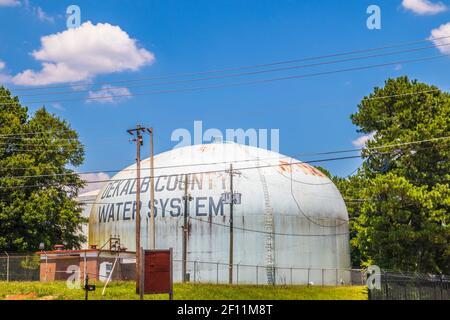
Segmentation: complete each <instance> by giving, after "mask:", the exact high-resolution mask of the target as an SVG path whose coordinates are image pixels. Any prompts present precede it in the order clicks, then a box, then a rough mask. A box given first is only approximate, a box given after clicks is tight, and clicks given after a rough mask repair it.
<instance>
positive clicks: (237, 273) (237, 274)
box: [236, 263, 239, 284]
mask: <svg viewBox="0 0 450 320" xmlns="http://www.w3.org/2000/svg"><path fill="white" fill-rule="evenodd" d="M236 284H239V263H238V264H237V268H236Z"/></svg>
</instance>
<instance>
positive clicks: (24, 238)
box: [0, 87, 85, 251]
mask: <svg viewBox="0 0 450 320" xmlns="http://www.w3.org/2000/svg"><path fill="white" fill-rule="evenodd" d="M83 160H84V148H83V146H82V144H81V143H80V142H79V140H78V135H77V133H76V132H75V131H74V130H72V129H71V128H70V126H69V124H68V123H67V122H66V121H63V120H60V119H59V118H57V117H56V116H55V115H52V114H50V113H48V112H47V111H46V110H45V108H40V109H38V110H37V111H36V112H35V113H34V114H33V115H32V116H30V115H29V112H28V108H26V107H23V106H21V104H20V102H19V100H18V98H17V97H12V96H11V94H10V92H9V91H8V90H6V89H5V88H3V87H0V251H4V250H7V251H31V250H37V249H38V248H39V244H40V243H41V242H42V243H44V244H45V245H46V247H50V246H52V245H54V244H57V243H65V244H66V246H67V247H69V248H78V247H79V246H80V243H81V242H82V241H83V240H84V236H83V235H82V234H81V233H80V231H81V227H82V224H83V223H85V221H84V219H83V218H82V217H81V210H82V208H81V206H80V205H79V204H78V203H77V201H76V200H75V198H76V197H77V195H78V191H79V189H80V188H82V187H83V185H84V182H83V181H82V179H81V178H80V177H79V176H78V175H76V174H74V171H73V170H72V169H70V168H69V166H72V167H76V166H79V165H80V164H82V162H83Z"/></svg>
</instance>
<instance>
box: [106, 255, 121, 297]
mask: <svg viewBox="0 0 450 320" xmlns="http://www.w3.org/2000/svg"><path fill="white" fill-rule="evenodd" d="M118 259H119V254H117V256H116V260H114V264H113V266H112V269H111V272H110V273H109V275H108V279H106V282H105V286H104V287H103V291H102V296H104V295H105V291H106V286H107V285H108V283H109V281H110V280H111V278H112V274H113V272H114V268H115V267H116V263H117V260H118Z"/></svg>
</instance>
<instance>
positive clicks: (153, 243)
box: [148, 128, 156, 250]
mask: <svg viewBox="0 0 450 320" xmlns="http://www.w3.org/2000/svg"><path fill="white" fill-rule="evenodd" d="M148 132H149V134H150V232H151V245H150V248H152V249H153V250H155V249H156V231H155V230H156V228H155V172H154V168H155V166H154V157H155V154H154V149H153V128H149V129H148Z"/></svg>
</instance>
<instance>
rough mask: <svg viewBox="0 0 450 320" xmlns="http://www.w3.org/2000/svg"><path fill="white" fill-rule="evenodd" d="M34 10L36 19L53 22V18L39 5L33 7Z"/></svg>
mask: <svg viewBox="0 0 450 320" xmlns="http://www.w3.org/2000/svg"><path fill="white" fill-rule="evenodd" d="M34 10H35V14H36V16H37V17H38V19H39V20H40V21H44V22H50V23H53V22H55V18H53V17H51V16H49V15H48V14H47V13H46V12H45V11H44V10H42V8H41V7H36V8H34Z"/></svg>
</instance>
